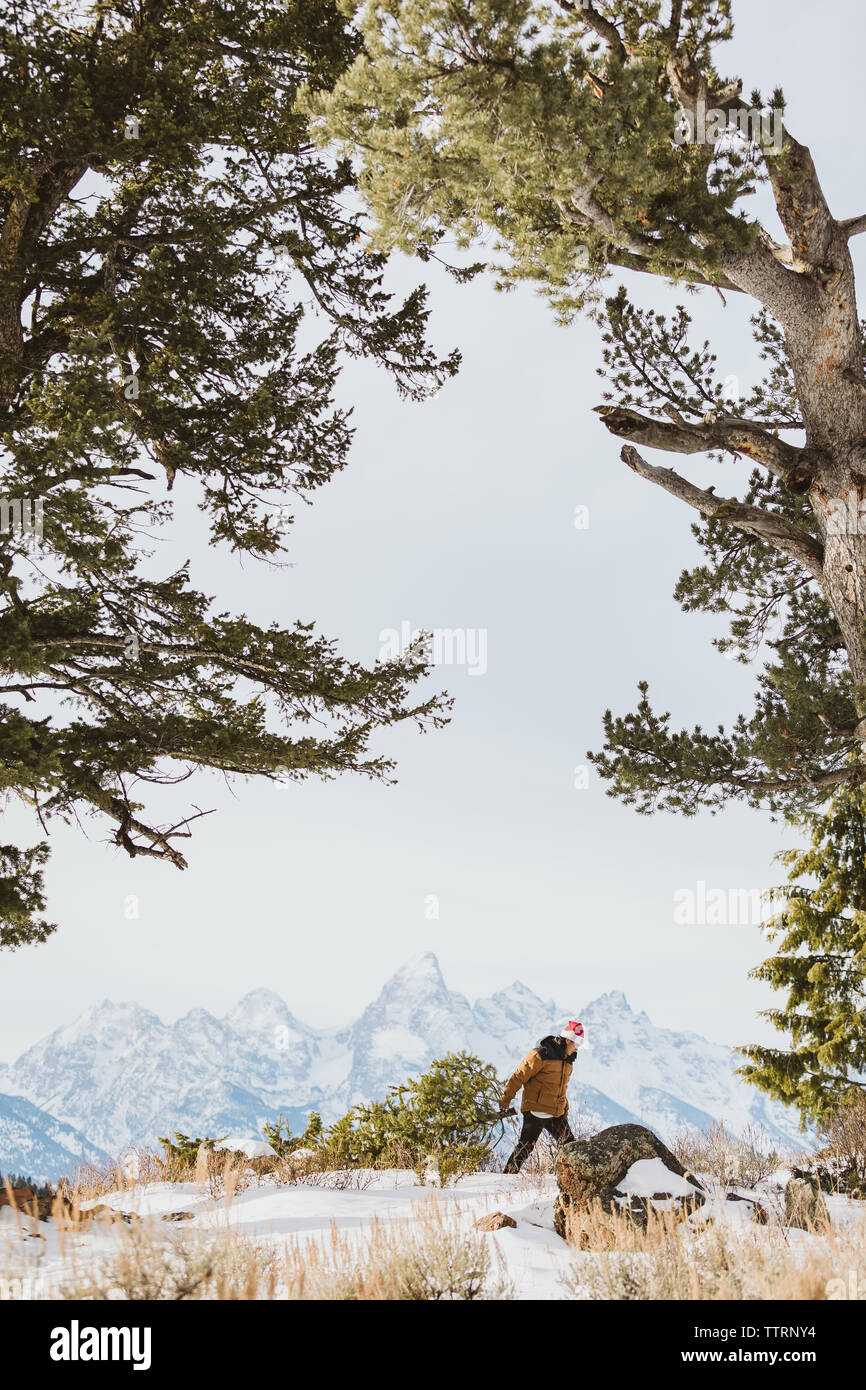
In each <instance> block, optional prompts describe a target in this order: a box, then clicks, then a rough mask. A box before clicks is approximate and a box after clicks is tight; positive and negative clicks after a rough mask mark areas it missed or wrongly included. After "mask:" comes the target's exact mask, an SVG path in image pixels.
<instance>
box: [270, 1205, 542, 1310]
mask: <svg viewBox="0 0 866 1390" xmlns="http://www.w3.org/2000/svg"><path fill="white" fill-rule="evenodd" d="M499 1259H500V1257H499V1254H498V1250H497V1247H496V1245H495V1243H493V1242H491V1241H490V1239H489V1237H485V1236H483V1235H480V1234H478V1233H477V1232H476V1231H475V1230H473V1229H469V1230H467V1229H465V1228H464V1227H462V1226H461V1224H460V1219H459V1214H458V1213H455V1212H454V1211H453V1210H451V1211H449V1212H448V1214H447V1215H446V1214H445V1213H443V1211H442V1209H441V1208H440V1207H439V1205H438V1204H437V1202H436V1200H435V1197H433V1196H431V1197H430V1198H428V1199H427V1200H426V1201H425V1202H423V1203H421V1204H420V1205H419V1206H418V1207H417V1208H416V1210H415V1213H414V1215H413V1218H412V1220H411V1222H401V1223H400V1224H399V1225H398V1226H390V1227H388V1228H385V1227H383V1226H382V1225H381V1224H380V1223H379V1222H375V1221H374V1222H373V1224H372V1226H371V1228H370V1230H369V1232H368V1233H366V1234H365V1236H364V1239H363V1242H362V1243H361V1244H359V1243H358V1241H357V1240H356V1239H353V1238H352V1237H351V1236H349V1235H347V1234H346V1233H345V1232H342V1231H338V1230H337V1229H336V1228H332V1231H331V1237H330V1240H328V1241H320V1242H316V1243H314V1244H305V1245H303V1246H300V1245H296V1246H294V1247H293V1248H291V1249H289V1250H287V1252H286V1259H285V1271H284V1279H285V1288H286V1294H287V1297H288V1298H290V1299H293V1300H317V1301H334V1300H340V1301H346V1300H351V1301H354V1302H357V1301H361V1302H370V1301H391V1302H428V1303H429V1302H439V1301H441V1300H447V1301H450V1302H453V1301H459V1302H468V1301H475V1300H486V1301H489V1300H498V1299H509V1298H512V1297H513V1296H514V1290H513V1287H512V1285H511V1283H510V1282H509V1281H508V1280H507V1279H506V1278H505V1276H504V1273H503V1270H502V1267H501V1265H500V1264H499Z"/></svg>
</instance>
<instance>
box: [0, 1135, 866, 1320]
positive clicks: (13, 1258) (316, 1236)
mask: <svg viewBox="0 0 866 1390" xmlns="http://www.w3.org/2000/svg"><path fill="white" fill-rule="evenodd" d="M658 1168H659V1165H658V1164H655V1163H654V1162H653V1161H648V1162H646V1163H643V1164H642V1163H638V1164H635V1165H634V1169H633V1170H632V1173H631V1174H630V1178H631V1181H629V1182H628V1183H624V1184H623V1187H624V1188H625V1187H627V1188H628V1189H629V1190H631V1191H634V1192H639V1191H644V1192H645V1193H646V1194H647V1195H649V1194H650V1193H651V1192H653V1191H656V1190H658V1187H659V1185H660V1183H661V1182H662V1181H663V1179H664V1177H665V1174H664V1170H663V1167H662V1169H661V1171H657V1169H658ZM637 1170H640V1171H637ZM332 1176H333V1175H332ZM780 1176H781V1177H782V1178H784V1176H785V1175H784V1174H781V1175H780ZM667 1177H668V1178H670V1177H671V1175H670V1174H668V1175H667ZM335 1181H338V1180H337V1179H335ZM351 1181H352V1182H353V1183H360V1184H361V1186H360V1187H359V1188H351V1187H350V1188H347V1189H340V1188H333V1189H330V1188H328V1187H326V1186H320V1185H315V1186H313V1185H306V1184H283V1185H274V1184H273V1183H272V1182H271V1181H269V1180H267V1179H262V1180H259V1181H257V1182H256V1183H255V1184H254V1185H251V1186H250V1187H248V1188H247V1189H246V1190H244V1191H241V1192H238V1193H236V1194H235V1195H234V1196H233V1197H232V1198H231V1199H230V1200H226V1199H225V1197H215V1196H213V1195H212V1194H211V1191H210V1189H209V1186H208V1184H207V1183H206V1182H199V1183H197V1182H186V1183H150V1184H143V1185H138V1186H136V1187H133V1188H130V1189H128V1190H125V1191H119V1192H116V1193H114V1194H111V1195H109V1196H106V1197H102V1198H100V1199H99V1202H100V1203H101V1204H102V1205H104V1206H107V1207H110V1208H112V1210H114V1211H117V1212H126V1213H134V1214H135V1216H137V1217H139V1218H141V1220H142V1223H143V1224H142V1225H141V1226H138V1225H137V1224H136V1225H134V1226H133V1227H130V1226H129V1225H127V1224H125V1223H120V1222H118V1223H116V1224H112V1223H110V1222H106V1221H100V1222H88V1223H86V1224H85V1225H83V1226H81V1227H78V1228H76V1229H75V1230H74V1232H70V1231H68V1230H67V1231H63V1230H58V1228H57V1227H56V1226H55V1224H54V1222H53V1221H49V1222H40V1223H38V1225H37V1224H35V1223H33V1222H32V1221H29V1220H26V1219H25V1220H22V1219H21V1218H19V1217H17V1216H16V1215H15V1214H14V1213H13V1212H12V1211H10V1210H9V1209H8V1208H6V1209H0V1252H2V1251H3V1250H4V1248H5V1259H4V1260H3V1261H2V1262H0V1263H2V1264H3V1265H4V1266H5V1277H6V1285H5V1292H3V1290H2V1289H0V1292H2V1293H3V1296H4V1297H10V1296H11V1297H16V1296H18V1297H22V1296H23V1297H26V1298H50V1297H57V1296H58V1293H59V1291H60V1289H61V1287H62V1286H64V1285H66V1286H67V1288H68V1286H69V1281H70V1279H73V1278H75V1277H76V1275H77V1276H80V1275H81V1274H82V1272H89V1273H91V1274H92V1273H94V1272H95V1271H96V1270H97V1269H98V1268H99V1266H100V1263H101V1262H105V1261H108V1260H110V1259H111V1258H112V1256H114V1255H116V1253H117V1250H118V1247H119V1243H123V1242H124V1241H127V1242H128V1241H129V1233H130V1230H131V1229H132V1230H137V1231H140V1232H141V1231H150V1232H152V1233H154V1234H155V1236H156V1237H157V1238H163V1239H168V1238H169V1237H170V1238H171V1239H172V1240H181V1241H183V1242H187V1243H194V1242H195V1241H196V1240H200V1239H202V1238H208V1237H212V1236H214V1235H220V1234H222V1235H224V1234H225V1233H226V1232H227V1231H228V1232H231V1233H232V1234H233V1235H234V1236H237V1237H241V1238H243V1239H244V1240H245V1241H247V1242H250V1243H252V1244H255V1245H256V1246H258V1247H260V1248H262V1249H265V1250H268V1249H269V1250H272V1251H274V1252H275V1253H277V1254H280V1255H283V1254H284V1253H285V1252H286V1251H287V1250H288V1251H294V1252H300V1253H301V1254H302V1256H303V1252H304V1251H305V1250H306V1251H307V1252H309V1250H310V1247H311V1246H317V1247H318V1248H319V1249H320V1250H325V1249H327V1248H328V1247H329V1246H330V1247H331V1248H333V1246H334V1242H335V1241H338V1242H339V1243H340V1246H341V1249H342V1251H343V1255H344V1257H346V1256H347V1257H348V1262H349V1263H350V1264H351V1256H352V1251H353V1250H357V1252H358V1253H359V1254H360V1253H361V1252H362V1251H363V1249H364V1248H365V1247H366V1246H368V1243H369V1241H370V1238H371V1233H372V1232H374V1231H376V1232H378V1236H379V1238H381V1237H382V1236H383V1235H384V1236H386V1237H387V1235H388V1234H389V1233H390V1234H393V1235H394V1236H395V1237H396V1238H398V1239H399V1238H401V1237H402V1236H403V1235H405V1234H406V1233H409V1232H411V1231H413V1230H416V1229H417V1228H418V1225H419V1223H423V1220H424V1214H425V1211H426V1212H427V1213H428V1214H429V1211H430V1204H431V1203H434V1204H435V1207H436V1210H437V1212H438V1214H439V1216H440V1217H441V1218H442V1220H443V1221H444V1222H445V1223H446V1224H447V1225H448V1226H450V1227H452V1228H454V1229H460V1230H466V1231H469V1230H471V1229H473V1228H474V1225H475V1223H476V1222H477V1221H478V1219H479V1218H480V1217H483V1216H486V1215H488V1214H490V1213H493V1212H497V1211H502V1212H505V1213H507V1214H508V1215H509V1216H510V1217H512V1218H513V1219H514V1220H515V1221H516V1223H517V1224H516V1227H506V1228H504V1229H502V1230H499V1231H496V1232H491V1233H486V1234H484V1235H483V1236H481V1237H480V1238H481V1239H482V1240H484V1241H489V1242H491V1243H492V1245H493V1247H494V1248H495V1251H496V1252H497V1253H498V1259H496V1260H495V1261H494V1265H495V1266H496V1273H497V1276H498V1277H499V1278H500V1279H504V1280H505V1281H506V1282H507V1284H508V1285H509V1286H510V1287H509V1292H508V1294H507V1295H505V1296H508V1297H514V1298H517V1299H521V1300H545V1301H546V1300H550V1299H553V1300H559V1299H563V1298H565V1297H569V1296H572V1297H573V1296H574V1295H573V1293H572V1294H569V1293H568V1292H567V1291H566V1289H565V1287H564V1284H563V1279H564V1277H565V1276H566V1275H567V1274H568V1273H569V1270H571V1269H573V1268H574V1266H575V1262H577V1266H578V1267H580V1263H581V1262H582V1261H592V1260H596V1259H599V1258H601V1259H605V1258H607V1256H605V1255H600V1256H599V1255H596V1254H580V1253H577V1252H576V1251H575V1250H574V1249H572V1248H570V1247H569V1246H567V1245H566V1244H565V1242H564V1241H562V1240H561V1239H560V1238H559V1237H558V1236H557V1235H556V1234H555V1232H554V1229H553V1214H552V1212H553V1201H554V1197H555V1195H556V1185H555V1180H554V1179H553V1178H552V1177H544V1176H538V1175H528V1176H527V1175H523V1174H518V1175H514V1176H509V1175H505V1174H500V1173H479V1174H474V1175H472V1176H469V1177H465V1178H463V1179H461V1180H460V1181H459V1182H457V1183H456V1184H455V1185H453V1186H448V1187H445V1188H431V1187H430V1186H425V1185H423V1184H422V1183H421V1182H420V1181H419V1180H418V1178H417V1177H416V1175H415V1174H414V1173H412V1172H403V1171H396V1170H394V1171H388V1172H376V1173H372V1172H371V1173H365V1174H363V1175H360V1176H359V1175H353V1177H352V1179H351ZM774 1191H775V1197H776V1200H777V1201H779V1200H780V1196H781V1194H780V1191H779V1188H778V1185H776V1186H775V1189H774ZM744 1195H745V1194H744ZM748 1196H749V1197H751V1198H752V1199H754V1198H755V1194H754V1193H750V1194H748ZM762 1198H763V1200H764V1202H765V1204H766V1203H768V1202H769V1203H770V1204H772V1199H773V1190H770V1189H768V1191H767V1192H765V1193H763V1194H762ZM829 1205H830V1208H831V1215H832V1218H833V1222H834V1226H836V1227H837V1229H839V1230H842V1229H844V1228H845V1227H846V1226H849V1227H850V1226H851V1225H852V1224H856V1223H858V1222H859V1223H862V1225H863V1227H864V1228H866V1220H864V1218H866V1211H864V1204H863V1203H853V1202H849V1201H847V1200H846V1199H844V1198H830V1200H829ZM177 1213H183V1214H184V1217H183V1219H182V1220H175V1219H174V1218H175V1217H176V1214H177ZM708 1217H713V1218H715V1221H716V1222H723V1223H726V1224H727V1225H729V1226H731V1227H732V1229H739V1230H741V1231H742V1230H744V1229H745V1228H746V1227H750V1228H751V1219H750V1218H751V1202H750V1201H748V1200H747V1201H733V1202H732V1201H725V1200H724V1194H716V1196H715V1197H714V1198H713V1200H711V1202H710V1203H708V1204H707V1206H706V1207H705V1208H703V1209H702V1212H701V1214H700V1219H699V1221H698V1228H699V1229H698V1232H697V1234H696V1233H694V1232H687V1231H684V1233H683V1234H684V1239H689V1240H700V1239H701V1235H700V1227H701V1226H703V1227H704V1229H709V1223H708V1222H707V1218H708ZM163 1223H165V1224H163ZM752 1229H753V1228H752ZM765 1229H766V1228H765ZM759 1238H760V1237H759ZM817 1239H819V1238H818V1237H815V1236H812V1235H808V1234H806V1233H805V1232H802V1231H795V1230H789V1231H787V1232H785V1240H786V1242H787V1244H788V1245H790V1246H791V1247H793V1248H794V1249H797V1248H798V1247H802V1248H804V1249H805V1248H806V1247H808V1246H809V1245H811V1244H812V1243H813V1242H815V1241H816V1240H817ZM303 1257H304V1258H306V1256H303ZM15 1280H18V1281H20V1282H19V1283H15ZM0 1282H2V1281H0ZM276 1296H279V1289H278V1290H277V1292H276Z"/></svg>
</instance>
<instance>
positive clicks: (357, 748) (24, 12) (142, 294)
mask: <svg viewBox="0 0 866 1390" xmlns="http://www.w3.org/2000/svg"><path fill="white" fill-rule="evenodd" d="M356 51H357V40H356V39H355V38H354V37H353V36H352V35H351V34H350V33H349V32H348V30H347V27H346V25H345V23H344V21H343V19H342V18H341V16H340V14H339V13H338V10H337V8H336V6H335V5H334V4H333V3H331V2H330V0H285V3H282V4H273V3H266V0H231V3H224V2H223V0H84V3H83V4H79V5H75V6H73V7H71V8H70V6H69V5H67V4H65V3H60V2H59V0H39V3H36V0H0V55H2V57H0V110H2V118H0V471H2V478H0V511H2V518H0V523H2V524H0V664H2V676H0V697H2V700H0V782H2V789H3V791H4V792H5V793H6V795H7V796H9V795H11V796H15V797H18V798H20V799H22V800H23V801H24V802H25V803H26V804H27V805H28V806H29V807H31V808H32V811H33V815H34V820H35V821H36V822H38V823H39V824H40V825H41V828H42V830H43V832H45V833H47V832H48V830H49V828H50V823H51V821H52V820H53V819H55V818H60V819H62V820H65V821H69V822H77V821H78V820H79V819H81V818H87V817H88V816H90V815H93V816H95V817H96V818H97V820H98V821H100V822H102V824H103V825H107V826H108V829H109V835H110V838H111V840H112V841H113V843H114V844H115V845H117V846H118V847H119V848H121V849H123V850H125V851H126V852H127V853H128V854H129V855H132V856H139V855H148V856H152V857H156V858H159V859H164V860H166V861H168V862H169V863H171V864H173V865H175V866H176V867H178V868H184V867H185V866H186V858H185V855H184V853H183V849H182V847H183V845H184V842H185V840H186V839H188V837H189V834H190V825H191V823H192V822H193V821H194V820H195V819H196V817H197V816H198V815H200V814H205V813H206V810H205V809H200V808H199V807H198V806H197V805H196V803H195V802H194V801H193V800H191V799H187V798H185V797H184V799H183V800H182V801H178V797H179V796H180V795H181V794H180V793H175V794H173V795H172V794H171V793H169V792H167V791H166V790H165V789H166V788H167V787H170V786H171V785H172V784H174V783H178V782H185V781H186V780H187V779H189V778H190V777H191V776H192V775H193V774H194V773H195V772H196V771H198V770H199V769H213V770H216V771H218V772H220V773H222V774H224V775H226V776H229V777H232V776H237V777H240V778H244V777H249V776H253V775H258V776H264V777H268V778H272V779H284V778H304V777H307V776H310V775H312V774H317V775H319V776H322V777H326V778H328V777H333V776H336V775H337V774H339V773H342V772H356V773H362V774H365V775H367V776H369V777H373V778H384V779H387V778H388V777H389V776H390V772H391V766H392V765H391V763H390V761H389V760H388V759H387V758H386V757H385V756H383V754H382V753H381V751H379V750H378V749H373V748H371V747H370V745H371V741H372V740H373V739H374V738H375V736H376V735H377V733H378V731H380V730H381V729H383V728H385V727H387V726H389V725H392V724H393V723H394V722H396V721H400V720H407V719H408V720H414V721H416V722H417V723H418V725H419V726H420V727H422V728H425V727H434V726H436V725H437V724H439V723H441V722H442V720H443V719H444V717H445V709H446V707H447V702H446V701H443V700H442V699H441V698H440V697H432V698H427V699H417V698H416V699H413V692H412V687H413V685H414V684H415V682H416V681H417V680H418V678H419V677H420V676H421V675H422V674H423V673H424V672H425V671H426V670H427V669H428V662H427V659H426V655H425V653H424V652H423V651H422V650H421V648H420V647H418V646H416V647H415V648H414V649H413V650H411V651H410V652H409V653H408V654H406V655H405V656H404V657H402V658H398V659H395V660H393V661H390V662H383V663H379V664H375V665H370V666H365V665H362V664H360V663H358V662H355V661H350V660H346V659H344V658H343V657H341V656H340V655H339V653H338V651H337V648H336V645H335V643H334V641H333V640H331V639H329V638H327V637H325V636H323V635H321V634H320V633H318V632H317V631H316V630H315V627H314V625H313V623H312V622H310V621H307V620H306V616H307V615H304V619H303V620H302V619H301V618H298V619H297V620H295V621H291V618H289V620H288V621H287V619H286V617H285V616H283V615H281V621H280V622H270V623H269V622H268V621H267V618H266V620H265V623H264V624H262V623H260V622H258V621H254V620H253V619H252V618H250V617H248V616H246V615H245V614H243V613H232V612H229V611H225V608H224V607H223V606H221V603H220V600H219V599H216V598H214V597H213V596H212V595H210V594H208V593H205V592H202V591H200V590H198V589H196V587H195V585H194V581H193V575H192V573H191V569H190V565H189V563H188V562H183V563H181V564H180V565H177V563H176V562H175V563H174V565H173V567H172V568H170V569H169V568H168V566H167V565H166V563H165V561H164V560H163V559H162V558H161V555H160V549H161V543H162V540H163V539H164V538H166V537H171V535H172V516H173V507H174V499H175V498H177V499H178V501H179V502H180V503H182V504H183V505H184V507H186V508H188V509H192V511H191V514H192V516H193V517H194V516H195V508H196V507H198V509H199V510H200V512H201V514H202V522H203V526H202V529H203V539H206V537H207V534H208V531H209V538H210V542H211V543H212V544H213V545H215V546H219V547H221V548H222V549H223V551H224V552H225V554H226V557H227V558H228V557H229V552H230V551H234V552H235V553H236V556H237V557H238V559H239V560H242V559H245V558H247V557H249V558H259V559H263V560H264V561H266V562H267V561H269V562H272V563H277V562H278V561H279V558H280V557H281V556H282V555H283V554H284V553H285V539H286V531H287V528H288V525H289V523H290V521H291V516H290V513H291V511H292V510H293V506H294V505H296V504H297V503H298V502H300V501H310V500H311V498H312V496H313V494H314V493H315V491H316V489H317V488H319V487H321V486H322V485H323V484H325V483H326V482H327V481H328V480H329V479H330V478H331V477H332V476H333V475H334V473H335V472H337V471H338V470H339V469H341V468H342V467H343V466H344V465H345V463H346V461H347V457H348V448H349V444H350V440H351V433H352V431H351V426H350V421H349V417H348V412H347V411H346V410H345V409H341V408H338V407H337V406H336V405H335V402H334V390H335V384H336V381H337V376H338V373H339V370H340V366H341V363H342V362H343V361H345V360H346V358H347V357H359V356H365V357H367V358H370V359H372V360H374V361H376V362H377V363H379V364H381V366H382V367H383V368H384V369H385V370H386V371H387V372H389V373H390V374H391V376H392V377H393V379H394V381H395V383H396V385H397V387H398V389H399V390H400V391H402V392H404V393H405V394H407V395H409V396H413V397H416V396H423V395H424V394H425V393H426V392H427V391H428V390H434V389H436V387H437V386H438V385H439V384H441V382H442V380H443V379H444V378H445V377H446V376H447V375H449V374H450V373H451V372H453V371H454V370H455V369H456V359H455V358H449V359H447V360H446V361H441V360H439V359H438V358H437V357H436V356H435V354H434V353H433V352H432V351H431V350H430V348H429V347H428V345H427V343H426V341H425V321H426V309H425V305H424V296H423V293H422V292H421V291H417V292H415V293H413V294H411V295H410V296H409V297H408V299H407V300H406V302H405V303H402V304H401V303H399V302H397V303H394V302H392V300H391V298H390V296H389V295H388V294H387V293H386V291H385V289H384V288H383V282H382V281H383V270H384V259H383V257H382V255H381V254H378V253H376V252H373V251H371V249H370V247H369V245H368V244H367V243H366V240H365V238H364V236H363V235H362V227H361V223H360V221H359V219H358V217H357V216H356V215H355V212H354V211H353V210H352V202H353V196H354V194H353V185H352V177H351V171H350V168H349V165H348V163H347V162H346V161H335V160H333V159H331V158H330V157H328V156H325V155H320V154H319V153H317V152H316V150H315V149H314V147H313V145H312V143H311V141H310V139H309V135H308V130H307V122H306V119H305V118H304V117H303V116H302V115H300V114H299V113H298V111H297V109H296V104H295V97H296V95H297V93H298V91H299V89H300V87H301V86H304V87H305V88H306V89H307V90H309V91H312V92H315V91H319V90H321V89H324V88H326V87H328V86H329V85H331V84H332V83H333V81H334V80H335V79H336V78H337V77H338V76H339V74H340V73H341V72H342V71H343V70H344V69H345V68H346V66H347V64H349V63H350V62H351V60H352V58H353V56H354V54H355V52H356ZM186 516H187V518H188V517H189V516H190V510H187V513H186ZM188 524H189V522H188V520H187V525H188ZM335 563H336V558H335ZM37 833H38V832H37ZM2 855H3V858H2V866H0V867H2V874H3V878H2V882H0V944H2V945H4V946H10V947H14V946H18V945H21V944H24V943H26V942H37V941H41V940H44V939H45V937H46V935H47V934H48V933H49V932H50V931H51V930H52V927H51V924H50V923H48V922H46V921H45V919H44V917H43V916H42V912H43V908H44V891H43V885H42V877H41V873H42V870H41V866H42V863H43V861H44V858H45V841H42V842H40V844H38V845H37V846H36V847H35V848H34V849H30V850H28V849H21V848H15V847H10V846H6V847H5V849H4V850H3V851H2Z"/></svg>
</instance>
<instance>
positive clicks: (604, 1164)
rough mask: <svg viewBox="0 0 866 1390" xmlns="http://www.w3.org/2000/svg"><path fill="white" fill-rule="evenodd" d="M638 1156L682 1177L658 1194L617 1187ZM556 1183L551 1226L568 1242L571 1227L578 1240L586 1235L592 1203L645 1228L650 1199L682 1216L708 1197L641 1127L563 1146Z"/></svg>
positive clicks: (605, 1132)
mask: <svg viewBox="0 0 866 1390" xmlns="http://www.w3.org/2000/svg"><path fill="white" fill-rule="evenodd" d="M641 1159H661V1161H662V1163H663V1164H664V1166H665V1168H666V1169H667V1170H668V1172H670V1173H671V1174H673V1175H674V1176H675V1177H676V1178H678V1179H680V1181H679V1182H677V1183H672V1184H671V1191H669V1192H656V1193H654V1194H653V1195H652V1196H651V1197H639V1196H637V1195H634V1196H631V1195H628V1194H624V1193H622V1192H620V1191H618V1189H619V1186H620V1184H621V1183H622V1181H623V1179H624V1178H625V1176H626V1174H627V1173H628V1171H629V1169H630V1168H631V1167H632V1165H633V1164H635V1163H638V1162H639V1161H640V1160H641ZM556 1181H557V1183H558V1185H559V1196H558V1197H557V1199H556V1202H555V1203H554V1208H553V1224H554V1229H555V1230H556V1232H557V1234H558V1235H560V1236H562V1237H563V1238H564V1239H566V1240H567V1239H569V1236H568V1234H567V1232H568V1231H569V1228H571V1229H572V1230H573V1231H574V1232H575V1233H576V1239H577V1240H578V1241H581V1240H584V1241H585V1240H587V1239H588V1238H589V1235H588V1226H587V1222H586V1218H587V1216H588V1214H589V1212H590V1210H591V1209H592V1208H593V1207H595V1208H596V1209H597V1210H600V1211H601V1212H602V1213H606V1214H612V1213H614V1212H618V1211H621V1212H628V1213H629V1214H630V1215H631V1216H632V1217H633V1218H634V1220H635V1221H636V1222H637V1223H638V1224H639V1225H642V1226H643V1225H646V1221H647V1212H648V1210H649V1205H650V1203H652V1202H655V1201H665V1202H666V1203H669V1204H671V1205H670V1210H672V1211H673V1212H675V1214H676V1215H677V1216H679V1217H682V1216H686V1215H688V1214H690V1213H691V1212H693V1211H694V1210H695V1209H696V1207H698V1206H700V1205H702V1204H703V1202H705V1201H706V1194H705V1193H704V1191H703V1189H702V1187H701V1185H700V1183H699V1182H698V1180H697V1178H695V1177H694V1176H693V1174H691V1173H689V1174H687V1173H686V1170H685V1168H684V1167H683V1165H682V1164H681V1163H680V1161H679V1159H678V1158H677V1157H676V1155H675V1154H672V1153H671V1151H670V1149H668V1148H667V1147H666V1146H665V1145H664V1144H663V1143H662V1141H661V1139H659V1137H658V1135H657V1134H653V1132H652V1130H651V1129H646V1128H645V1127H644V1126H643V1125H613V1126H612V1127H611V1128H610V1129H603V1130H602V1131H601V1133H600V1134H596V1135H594V1136H593V1138H592V1139H583V1140H578V1141H576V1142H575V1143H573V1144H564V1145H563V1147H562V1148H561V1149H560V1151H559V1156H558V1158H557V1162H556ZM683 1181H685V1182H687V1184H688V1186H689V1188H690V1189H691V1191H690V1192H689V1194H688V1195H683V1193H682V1186H683ZM675 1189H678V1190H675ZM596 1225H597V1223H596Z"/></svg>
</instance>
